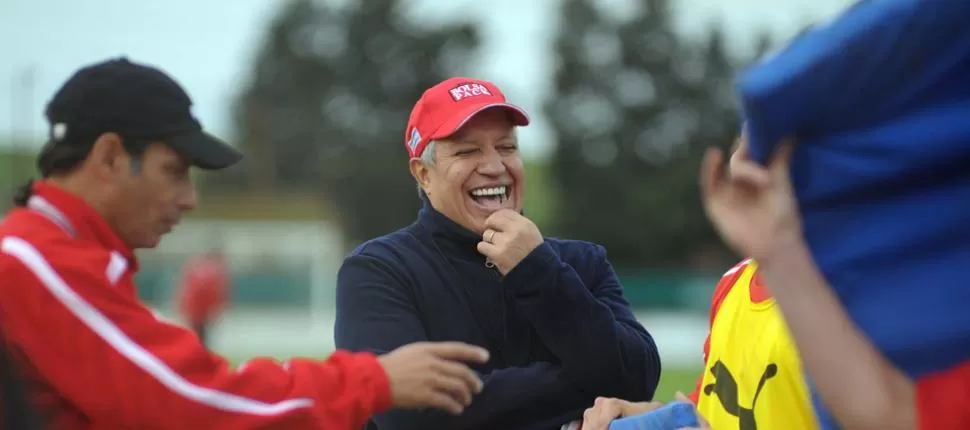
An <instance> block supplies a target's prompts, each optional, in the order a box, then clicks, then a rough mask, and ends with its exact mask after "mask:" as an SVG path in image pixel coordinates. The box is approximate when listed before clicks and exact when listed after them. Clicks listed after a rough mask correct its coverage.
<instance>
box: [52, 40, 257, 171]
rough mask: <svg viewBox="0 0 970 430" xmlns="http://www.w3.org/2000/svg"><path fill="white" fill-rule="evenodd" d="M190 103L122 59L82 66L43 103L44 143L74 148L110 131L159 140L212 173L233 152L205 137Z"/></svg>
mask: <svg viewBox="0 0 970 430" xmlns="http://www.w3.org/2000/svg"><path fill="white" fill-rule="evenodd" d="M191 106H192V100H191V99H190V98H189V95H188V94H187V93H186V92H185V90H184V89H182V87H181V86H180V85H179V84H178V83H177V82H175V80H174V79H172V78H171V77H170V76H168V75H167V74H166V73H165V72H163V71H161V70H159V69H157V68H154V67H150V66H147V65H143V64H137V63H133V62H131V61H129V60H128V59H127V58H125V57H121V58H116V59H111V60H107V61H104V62H101V63H97V64H93V65H89V66H86V67H84V68H82V69H80V70H78V71H77V72H75V73H74V75H73V76H71V77H70V78H69V79H68V80H67V82H65V83H64V85H63V86H62V87H61V88H60V89H59V90H58V91H57V93H55V94H54V97H53V99H51V101H50V102H49V103H48V105H47V111H46V114H47V119H48V121H49V122H50V125H51V137H50V138H51V141H50V142H49V143H48V144H49V145H69V144H78V143H79V142H81V141H83V140H84V139H81V138H79V137H80V136H84V137H87V138H90V137H97V136H99V135H101V134H103V133H108V132H114V133H118V135H120V136H122V138H124V139H137V140H140V141H160V142H163V143H165V144H166V145H168V146H169V147H170V148H172V149H173V150H175V152H177V153H179V154H180V155H182V156H183V157H185V158H186V159H188V160H189V161H190V162H191V163H192V164H193V165H194V166H197V167H199V168H202V169H207V170H215V169H222V168H225V167H229V166H231V165H233V164H236V163H237V162H239V160H241V159H242V157H243V155H242V153H241V152H239V150H237V149H235V148H233V147H232V146H231V145H229V144H228V143H226V142H224V141H222V140H220V139H219V138H217V137H215V136H212V135H210V134H208V133H206V132H205V131H204V130H203V129H202V124H201V123H199V120H198V119H196V118H195V116H193V115H192V110H191Z"/></svg>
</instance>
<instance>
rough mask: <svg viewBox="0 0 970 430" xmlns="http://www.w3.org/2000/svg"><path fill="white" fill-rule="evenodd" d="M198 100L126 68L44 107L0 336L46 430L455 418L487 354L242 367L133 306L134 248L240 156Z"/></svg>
mask: <svg viewBox="0 0 970 430" xmlns="http://www.w3.org/2000/svg"><path fill="white" fill-rule="evenodd" d="M190 105H191V101H190V99H189V97H188V95H187V94H186V93H185V91H184V90H183V89H182V88H181V87H180V86H179V85H178V84H177V83H176V82H175V81H174V80H172V79H171V78H170V77H169V76H167V75H166V74H165V73H164V72H162V71H160V70H158V69H155V68H152V67H149V66H144V65H140V64H135V63H132V62H129V61H128V60H126V59H117V60H111V61H106V62H102V63H98V64H95V65H91V66H89V67H85V68H83V69H81V70H79V71H78V72H77V73H76V74H74V76H72V77H71V78H70V79H69V80H68V82H67V83H66V84H65V85H64V86H63V87H62V88H61V89H60V90H59V91H58V92H57V94H56V95H55V96H54V98H53V100H52V101H51V102H50V104H49V105H48V107H47V118H48V119H49V120H50V122H51V133H50V141H49V142H48V143H47V145H46V146H45V147H44V149H43V150H42V152H41V154H40V157H39V159H38V162H37V164H38V169H39V170H40V173H41V175H42V176H43V180H40V181H37V182H34V183H32V184H27V185H26V186H25V187H23V188H21V190H20V193H19V195H18V196H17V199H16V203H17V204H18V206H19V207H18V208H16V209H14V210H12V211H11V212H10V213H9V214H8V215H7V217H6V218H5V219H4V220H3V222H2V223H0V280H2V281H0V282H2V286H3V288H0V303H2V305H3V309H2V311H3V312H0V332H2V333H3V340H4V341H5V342H4V343H6V345H5V346H7V347H8V350H9V351H10V352H11V353H12V355H14V356H15V357H16V358H17V359H18V360H17V361H18V363H17V364H18V366H17V370H18V371H20V372H21V373H22V374H23V375H24V376H25V377H26V378H25V379H26V380H27V381H29V385H30V388H31V391H32V393H33V394H35V395H36V399H37V403H38V405H39V406H40V407H41V408H42V410H43V412H44V413H45V414H44V415H46V416H45V417H44V418H45V421H47V423H48V424H49V427H48V428H51V429H63V430H75V429H122V428H125V429H145V428H152V429H214V430H217V429H256V428H260V429H294V430H295V429H321V428H325V429H347V430H357V429H359V428H360V426H362V425H363V424H364V423H365V422H366V421H367V418H368V417H369V416H370V415H371V414H373V413H377V412H381V411H383V410H385V409H388V408H389V407H391V406H397V407H405V408H429V407H434V408H444V409H448V410H450V411H451V412H452V413H460V412H461V411H462V409H463V408H464V407H465V406H467V405H468V403H469V402H470V401H471V397H472V395H473V394H474V393H476V392H478V391H479V390H480V388H481V382H480V381H479V379H478V377H477V376H476V375H475V374H474V372H472V371H471V369H469V368H468V367H467V366H465V365H464V364H462V363H461V362H462V361H473V362H476V361H477V362H483V361H485V360H487V356H488V354H487V351H484V350H482V348H478V347H473V346H470V345H463V344H459V343H450V344H418V345H409V346H406V347H403V348H401V349H399V350H396V351H394V352H391V353H389V354H387V355H383V356H379V357H378V356H375V355H374V354H370V353H358V354H351V353H348V352H346V351H338V352H336V353H334V354H333V355H332V356H331V357H330V358H329V359H327V360H315V359H292V360H289V361H288V362H287V363H285V364H280V363H277V362H275V361H273V360H269V359H255V360H251V361H250V362H248V363H247V364H246V365H244V366H240V367H232V366H230V365H229V364H228V363H227V362H226V360H225V359H223V358H222V357H219V356H217V355H214V354H212V353H210V352H209V351H207V350H206V349H205V348H204V347H203V346H202V344H201V343H200V342H199V339H198V338H197V337H196V336H195V335H194V334H193V333H192V332H190V331H188V330H186V329H184V328H182V327H179V326H176V325H173V324H168V323H166V322H164V321H161V320H159V319H157V318H156V317H155V314H154V313H153V312H152V311H151V309H149V308H148V307H146V306H144V305H143V304H141V303H140V302H139V301H138V298H137V296H136V294H135V291H136V286H135V283H134V276H135V273H136V272H137V270H138V260H137V259H136V258H135V254H134V250H135V249H136V248H152V247H154V246H156V245H157V244H158V242H159V241H160V240H161V238H162V236H163V235H164V234H166V233H167V232H168V231H170V230H171V229H172V228H174V227H175V226H176V224H178V221H179V219H180V218H181V216H182V214H183V213H185V212H187V211H189V210H191V209H192V208H193V207H194V206H195V205H196V194H195V189H194V187H193V184H192V177H191V175H190V174H189V173H190V169H191V168H192V167H193V166H194V167H200V168H204V169H220V168H224V167H228V166H230V165H232V164H234V163H236V162H238V161H239V160H240V159H241V158H242V154H240V153H239V152H238V151H236V150H235V149H233V147H231V146H229V145H228V144H226V143H224V142H222V141H220V140H218V139H216V138H215V137H213V136H211V135H209V134H207V133H205V132H204V131H203V129H202V126H201V124H199V122H198V121H197V120H196V119H195V118H194V117H193V116H192V114H191V111H190ZM0 382H3V383H4V384H7V383H9V382H10V381H0ZM4 412H7V411H4Z"/></svg>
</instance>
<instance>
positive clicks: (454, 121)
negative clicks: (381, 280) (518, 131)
mask: <svg viewBox="0 0 970 430" xmlns="http://www.w3.org/2000/svg"><path fill="white" fill-rule="evenodd" d="M489 108H500V109H504V110H505V111H506V112H508V113H509V118H511V119H512V123H513V124H514V125H517V126H525V125H529V114H527V113H526V112H525V110H524V109H522V108H520V107H518V106H516V105H513V104H509V103H507V102H506V101H505V94H503V93H502V90H499V89H498V87H496V86H495V84H493V83H491V82H488V81H483V80H480V79H472V78H462V77H456V78H450V79H447V80H444V81H442V82H441V83H439V84H438V85H435V86H433V87H431V88H429V89H428V90H427V91H425V92H424V94H422V95H421V98H420V99H418V102H417V103H415V104H414V108H413V109H412V110H411V117H410V118H409V119H408V128H407V130H405V132H404V147H405V148H407V150H408V154H409V155H410V156H411V157H420V156H421V153H422V152H424V148H425V147H427V146H428V142H430V141H432V140H434V139H443V138H446V137H448V136H451V135H452V134H454V133H455V132H456V131H458V129H459V128H461V126H463V125H465V123H466V122H468V120H470V119H471V118H472V117H473V116H475V115H476V114H478V113H480V112H482V111H484V110H485V109H489Z"/></svg>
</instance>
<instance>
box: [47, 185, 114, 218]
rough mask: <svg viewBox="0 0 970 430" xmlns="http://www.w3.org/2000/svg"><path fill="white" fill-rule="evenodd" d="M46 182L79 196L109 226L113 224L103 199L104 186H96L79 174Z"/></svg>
mask: <svg viewBox="0 0 970 430" xmlns="http://www.w3.org/2000/svg"><path fill="white" fill-rule="evenodd" d="M44 181H45V182H47V183H49V184H51V185H53V186H55V187H57V188H60V189H61V190H63V191H66V192H68V193H70V194H72V195H74V196H77V197H78V198H80V199H81V200H82V201H84V202H85V203H87V204H88V206H91V207H92V208H93V209H94V210H95V211H96V212H98V213H99V214H100V215H101V217H102V218H104V219H105V220H107V221H108V223H109V224H113V223H112V220H111V217H110V216H109V214H108V211H107V209H108V207H107V206H108V205H107V204H106V199H105V198H104V197H103V192H102V190H103V189H104V187H103V186H102V185H100V184H96V183H94V182H93V181H91V180H88V179H87V178H84V177H83V176H82V175H78V174H68V175H56V176H51V177H49V178H46V179H45V180H44Z"/></svg>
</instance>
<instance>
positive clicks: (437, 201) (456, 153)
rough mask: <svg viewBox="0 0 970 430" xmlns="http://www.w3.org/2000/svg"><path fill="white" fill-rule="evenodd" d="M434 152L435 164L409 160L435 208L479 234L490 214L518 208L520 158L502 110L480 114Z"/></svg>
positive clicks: (512, 129)
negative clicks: (500, 210)
mask: <svg viewBox="0 0 970 430" xmlns="http://www.w3.org/2000/svg"><path fill="white" fill-rule="evenodd" d="M432 149H433V150H434V151H435V154H434V156H435V163H434V164H433V165H428V164H426V163H424V162H423V161H421V159H420V158H412V159H411V161H410V168H411V174H412V175H413V176H414V178H415V180H417V181H418V184H420V185H421V188H422V189H424V192H425V193H426V194H427V195H428V200H429V201H430V202H431V206H432V207H434V208H435V210H437V211H438V212H441V213H442V214H444V215H445V216H447V217H448V218H449V219H451V220H452V221H454V222H456V223H458V224H459V225H461V226H463V227H465V228H467V229H469V230H471V231H473V232H475V233H477V234H482V233H483V232H484V231H485V219H487V218H488V216H489V215H491V214H492V213H493V212H495V211H497V210H499V209H503V208H504V209H512V210H514V211H516V212H519V211H521V210H522V198H523V193H522V191H523V188H524V185H525V178H524V173H523V168H522V157H521V155H520V154H519V143H518V140H517V138H516V135H515V127H514V125H513V123H512V121H511V120H510V118H509V116H508V114H507V113H506V111H505V110H503V109H501V108H492V109H488V110H485V111H482V112H481V113H479V114H478V115H475V116H474V117H472V118H471V119H470V120H468V122H467V123H466V124H465V125H464V126H463V127H461V128H460V129H459V130H458V131H457V132H456V133H455V134H453V135H451V136H449V137H448V138H446V139H443V140H438V141H437V143H436V144H435V146H434V147H433V148H432Z"/></svg>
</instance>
